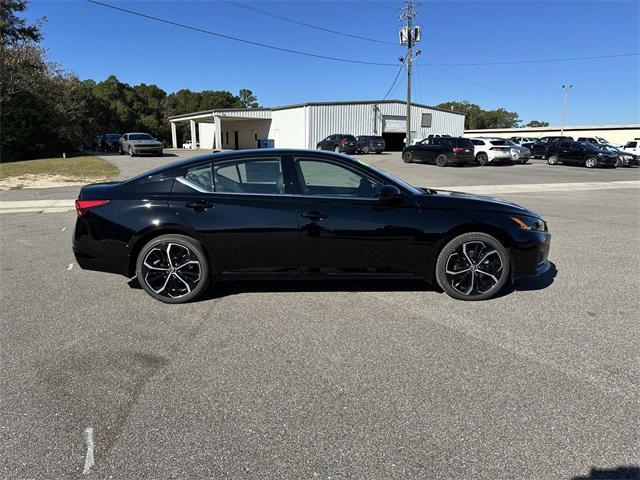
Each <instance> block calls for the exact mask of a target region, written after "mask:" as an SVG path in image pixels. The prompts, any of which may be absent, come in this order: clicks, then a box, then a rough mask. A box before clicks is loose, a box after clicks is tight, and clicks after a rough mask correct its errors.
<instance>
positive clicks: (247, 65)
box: [26, 0, 640, 125]
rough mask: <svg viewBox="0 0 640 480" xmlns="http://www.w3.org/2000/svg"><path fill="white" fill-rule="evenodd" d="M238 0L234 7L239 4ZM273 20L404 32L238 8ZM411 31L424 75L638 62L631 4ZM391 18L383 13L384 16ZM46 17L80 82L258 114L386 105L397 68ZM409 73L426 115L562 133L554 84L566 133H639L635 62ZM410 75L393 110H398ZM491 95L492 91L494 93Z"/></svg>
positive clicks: (336, 6)
mask: <svg viewBox="0 0 640 480" xmlns="http://www.w3.org/2000/svg"><path fill="white" fill-rule="evenodd" d="M103 1H105V2H106V3H113V4H114V5H117V6H120V7H122V8H127V9H130V10H135V11H138V12H141V13H146V14H150V15H154V16H158V17H162V18H166V19H170V20H173V21H176V22H180V23H185V24H189V25H192V26H195V27H199V28H203V29H207V30H213V31H216V32H219V33H223V34H226V35H231V36H236V37H242V38H246V39H248V40H252V41H258V42H263V43H269V44H272V45H277V46H281V47H284V48H290V49H295V50H304V51H308V52H312V53H317V54H321V55H329V56H336V57H343V58H350V59H358V60H366V61H372V62H382V63H394V62H397V61H398V60H397V59H398V57H399V56H400V55H402V53H403V50H402V48H401V47H400V46H399V45H386V44H379V43H372V42H366V41H360V40H355V39H349V38H345V37H341V36H337V35H333V34H329V33H324V32H320V31H316V30H310V29H308V28H305V27H302V26H297V25H292V24H289V23H285V22H282V21H280V20H277V19H274V18H270V17H266V16H263V15H259V14H257V13H254V12H251V11H247V10H245V9H243V8H239V7H237V6H235V5H231V4H228V3H224V2H221V1H217V0H216V1H204V2H187V1H160V2H157V1H136V2H119V1H115V0H103ZM238 1H242V0H238ZM245 3H247V4H248V5H251V6H255V7H257V8H260V9H263V10H268V11H270V12H273V13H274V14H278V15H282V16H286V17H290V18H295V19H297V20H300V21H303V22H306V23H312V24H316V25H320V26H323V27H326V28H331V29H334V30H338V31H342V32H347V33H350V34H354V35H360V36H365V37H371V38H376V39H381V40H386V41H391V42H396V40H397V30H398V27H399V25H400V22H399V20H398V17H397V14H396V13H395V12H394V10H393V9H392V8H389V7H390V6H397V5H399V4H400V2H399V1H397V0H396V1H378V2H375V3H369V2H364V1H355V0H354V1H342V2H331V1H310V0H307V1H296V2H291V1H276V2H273V1H251V2H249V1H247V2H245ZM422 3H423V4H422V6H421V7H419V9H418V12H419V15H418V17H417V20H416V23H417V24H419V25H421V26H422V27H423V39H422V42H421V44H419V48H420V49H421V50H422V52H423V53H422V57H423V58H424V59H426V60H428V61H429V62H431V63H433V64H438V65H442V64H447V63H473V62H493V61H511V60H537V59H550V58H562V57H578V56H596V55H609V54H618V53H631V52H638V51H640V45H639V43H640V42H639V40H638V29H639V19H640V2H637V1H592V0H583V1H573V2H572V1H563V0H556V1H547V2H528V1H517V0H511V1H498V2H490V1H480V0H476V1H471V2H465V1H436V2H434V1H429V0H423V2H422ZM385 6H386V7H385ZM26 14H27V17H28V18H30V19H34V18H37V17H41V16H46V17H47V23H46V24H45V26H44V33H45V38H44V41H43V45H44V46H45V47H46V48H48V50H49V58H50V59H51V60H53V61H56V62H59V63H61V64H62V66H63V67H64V68H65V69H67V70H69V71H72V72H74V73H76V74H77V75H78V76H79V77H80V78H83V79H85V78H92V79H94V80H102V79H104V78H106V77H107V76H109V75H110V74H114V75H116V76H117V77H118V78H119V79H120V80H121V81H124V82H127V83H131V84H136V83H143V82H144V83H155V84H157V85H159V86H160V87H161V88H163V89H165V90H166V91H168V92H172V91H176V90H179V89H181V88H189V89H192V90H203V89H224V90H230V91H232V92H234V93H237V91H238V90H239V89H240V88H249V89H251V90H253V92H254V93H255V94H256V95H257V96H258V99H259V101H260V103H261V104H262V105H265V106H275V105H283V104H288V103H297V102H304V101H321V100H352V99H360V100H364V99H377V98H382V97H383V96H384V95H385V93H386V92H387V90H388V89H389V87H390V86H391V83H392V81H393V78H394V77H395V75H396V73H397V67H395V66H367V65H356V64H346V63H338V62H332V61H325V60H318V59H312V58H307V57H301V56H297V55H294V54H288V53H282V52H276V51H272V50H267V49H263V48H258V47H254V46H250V45H245V44H240V43H236V42H234V41H230V40H225V39H221V38H216V37H212V36H209V35H203V34H201V33H197V32H193V31H188V30H184V29H180V28H177V27H174V26H170V25H165V24H161V23H157V22H153V21H150V20H145V19H143V18H139V17H135V16H131V15H128V14H125V13H121V12H117V11H113V10H109V9H106V8H104V7H100V6H97V5H93V4H90V3H87V2H85V1H81V0H76V1H44V0H32V1H31V2H30V3H29V7H28V10H27V12H26ZM441 68H444V69H446V70H447V71H449V72H450V73H451V74H454V75H457V76H462V77H465V78H467V79H469V80H471V81H472V82H475V83H480V84H482V85H484V86H486V87H490V88H484V87H481V86H479V85H476V84H475V83H470V82H466V81H463V80H460V79H458V78H456V77H454V76H452V75H448V74H445V73H444V72H442V71H439V70H437V69H434V68H432V67H430V66H426V65H424V64H422V65H421V66H420V62H418V63H417V66H416V67H415V68H414V77H415V78H414V83H413V91H414V95H413V99H414V101H416V102H419V103H426V104H429V105H435V104H438V103H440V102H444V101H448V100H469V101H471V102H473V103H477V104H479V105H481V106H482V107H484V108H497V107H504V108H506V109H508V110H512V111H516V112H518V113H519V114H520V118H521V119H523V120H524V121H525V122H526V121H529V120H531V119H538V120H546V121H548V122H550V123H551V124H552V125H553V124H557V123H558V122H559V117H560V108H561V101H562V90H561V87H560V86H561V85H562V84H563V83H572V84H573V85H574V86H573V89H572V90H571V93H570V97H569V108H568V113H567V122H566V123H567V124H574V125H575V124H615V123H638V122H640V98H639V91H640V79H639V75H640V74H639V71H640V68H639V57H638V56H634V57H623V58H610V59H600V60H590V61H571V62H558V63H536V64H521V65H498V66H442V67H441ZM405 88H406V77H401V80H400V81H399V82H398V84H397V85H396V87H395V89H394V91H393V92H392V94H391V95H390V96H389V97H390V98H403V96H404V94H405ZM496 90H501V91H505V92H514V93H517V94H512V93H503V92H498V91H496Z"/></svg>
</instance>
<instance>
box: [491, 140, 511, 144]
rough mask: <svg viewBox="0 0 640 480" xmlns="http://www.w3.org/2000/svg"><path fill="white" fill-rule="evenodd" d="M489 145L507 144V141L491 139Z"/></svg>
mask: <svg viewBox="0 0 640 480" xmlns="http://www.w3.org/2000/svg"><path fill="white" fill-rule="evenodd" d="M491 145H507V142H506V141H504V140H491Z"/></svg>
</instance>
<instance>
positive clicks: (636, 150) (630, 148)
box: [622, 139, 640, 155]
mask: <svg viewBox="0 0 640 480" xmlns="http://www.w3.org/2000/svg"><path fill="white" fill-rule="evenodd" d="M622 150H624V151H625V152H629V153H633V154H634V155H640V139H638V140H632V141H631V142H627V143H625V144H624V147H622Z"/></svg>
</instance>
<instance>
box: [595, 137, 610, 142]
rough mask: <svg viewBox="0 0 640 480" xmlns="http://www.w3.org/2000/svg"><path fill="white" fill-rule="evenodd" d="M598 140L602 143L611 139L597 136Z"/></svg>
mask: <svg viewBox="0 0 640 480" xmlns="http://www.w3.org/2000/svg"><path fill="white" fill-rule="evenodd" d="M596 140H598V141H599V142H600V143H609V140H607V139H606V138H602V137H596Z"/></svg>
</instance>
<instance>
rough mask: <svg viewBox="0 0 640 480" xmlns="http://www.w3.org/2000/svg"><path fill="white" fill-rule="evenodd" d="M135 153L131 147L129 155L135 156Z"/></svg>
mask: <svg viewBox="0 0 640 480" xmlns="http://www.w3.org/2000/svg"><path fill="white" fill-rule="evenodd" d="M135 155H136V154H135V153H133V148H131V147H129V156H130V157H135Z"/></svg>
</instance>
